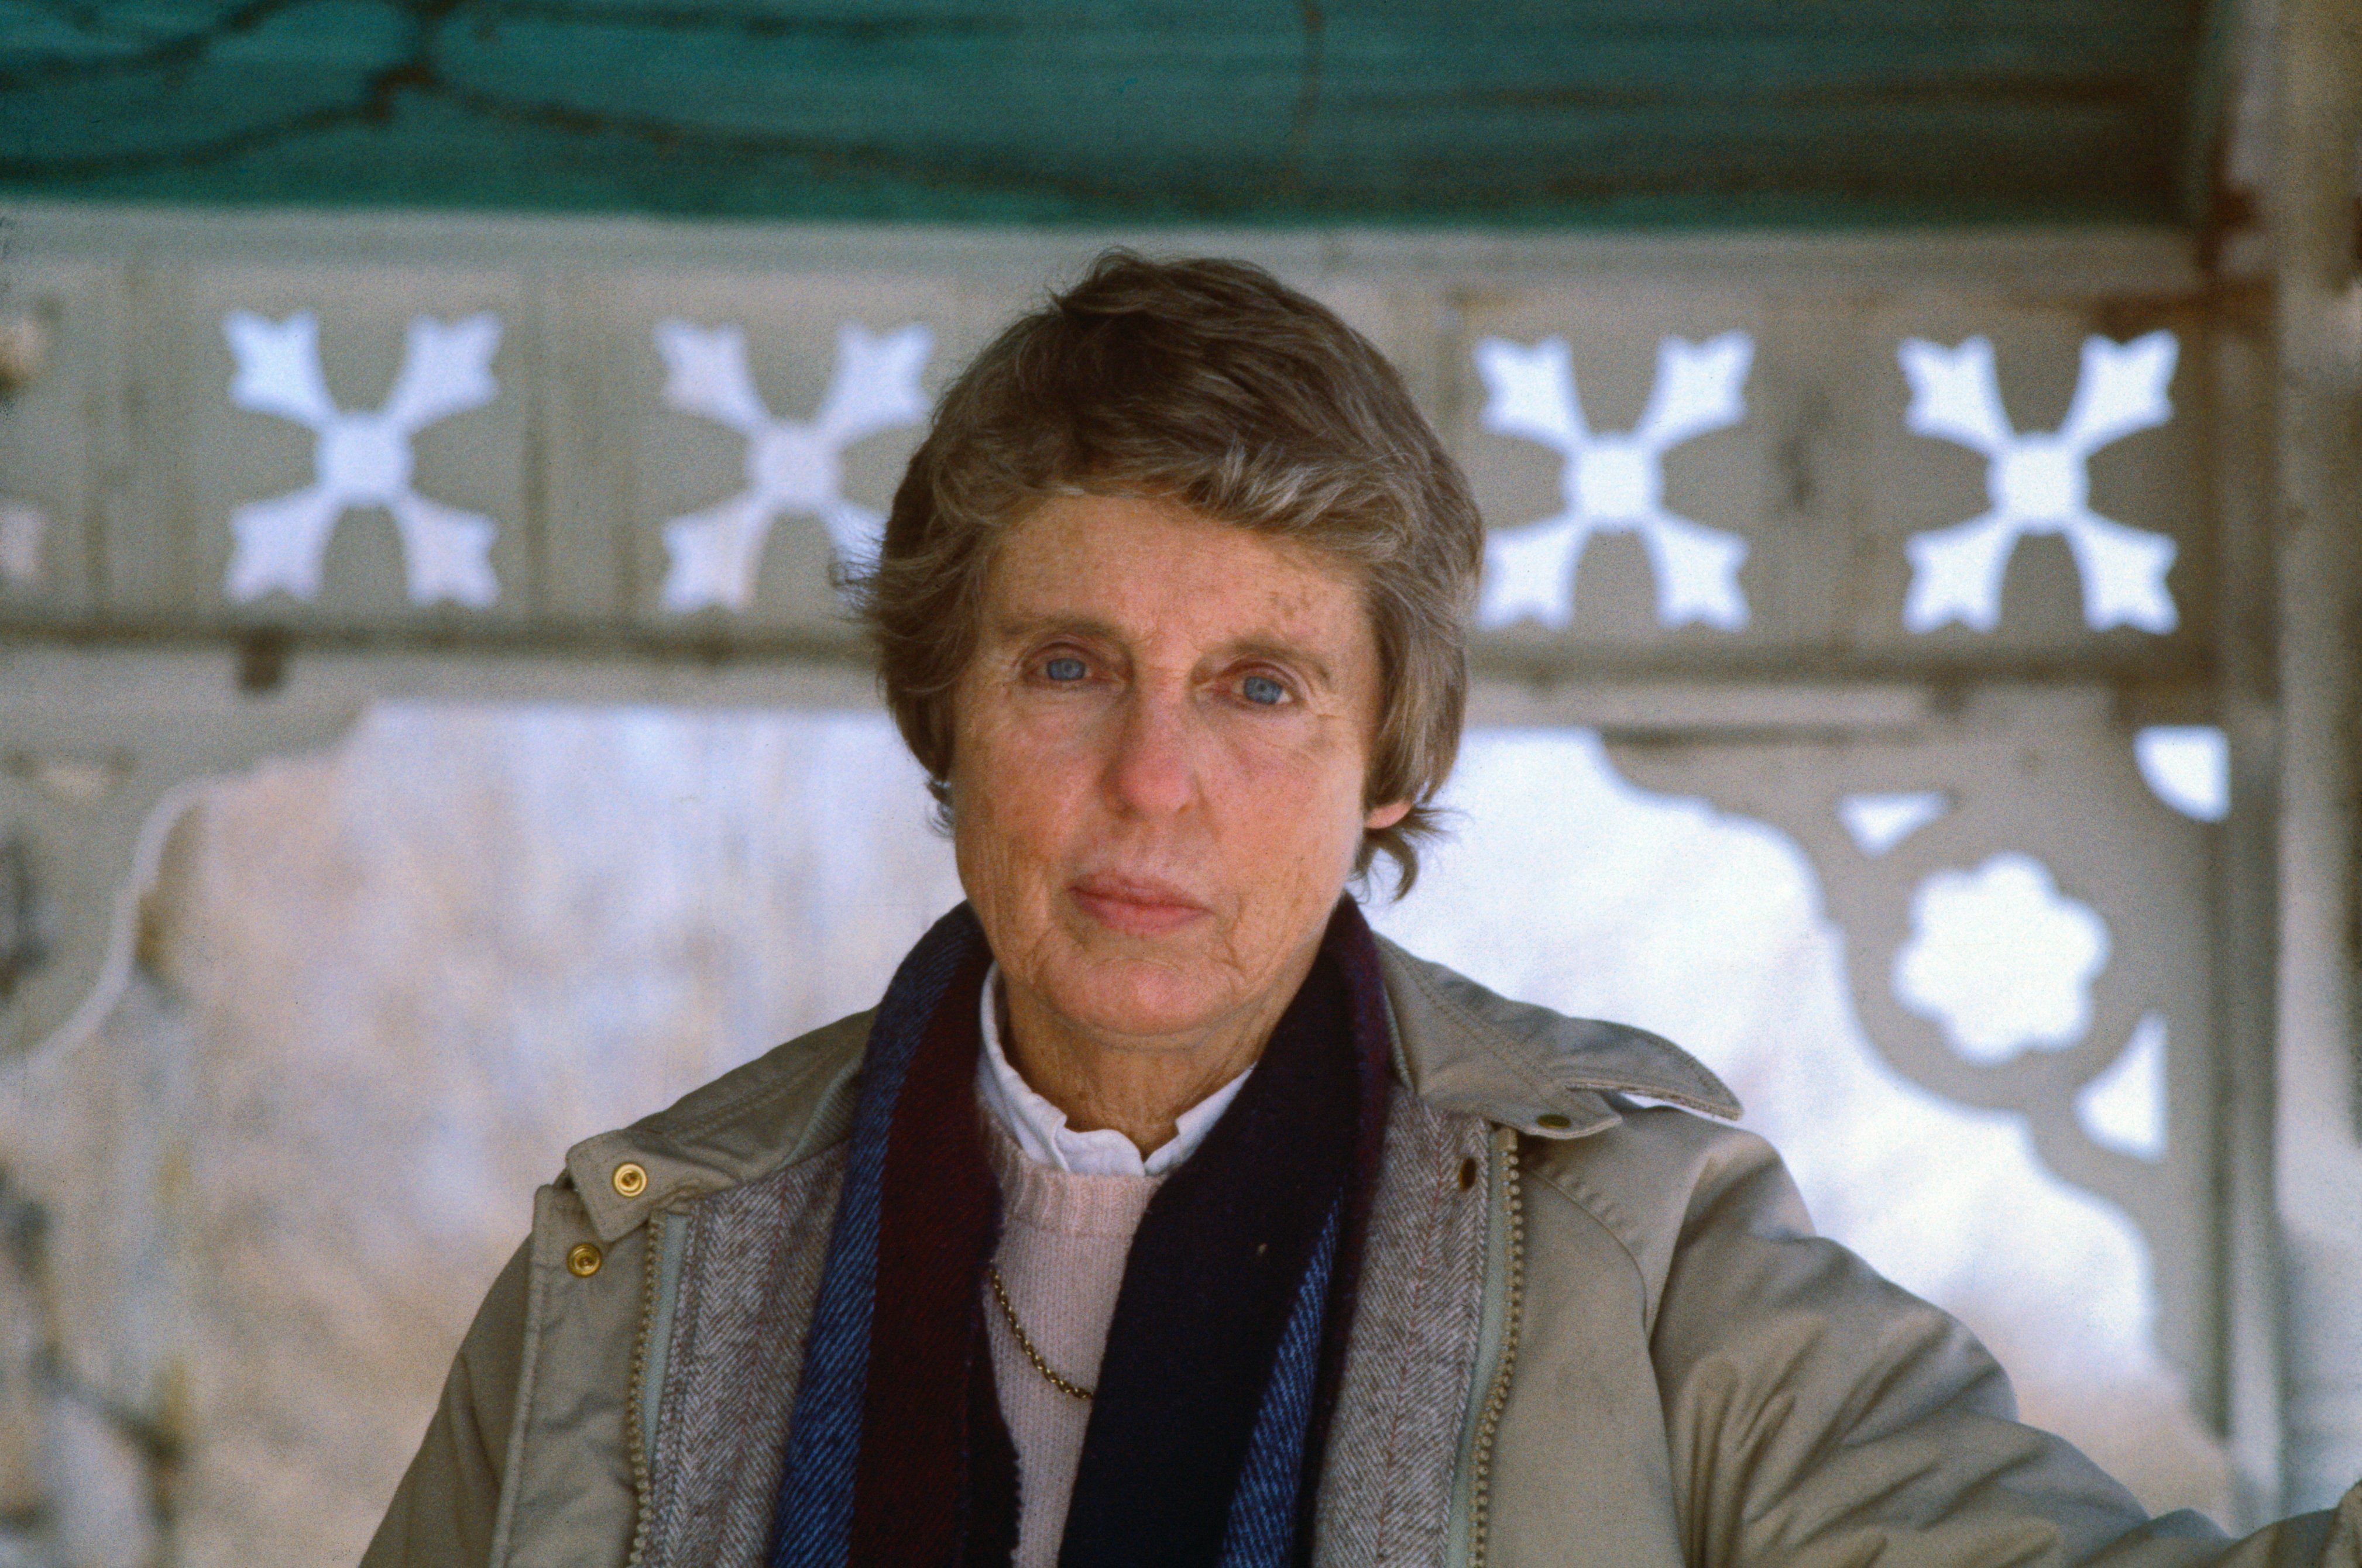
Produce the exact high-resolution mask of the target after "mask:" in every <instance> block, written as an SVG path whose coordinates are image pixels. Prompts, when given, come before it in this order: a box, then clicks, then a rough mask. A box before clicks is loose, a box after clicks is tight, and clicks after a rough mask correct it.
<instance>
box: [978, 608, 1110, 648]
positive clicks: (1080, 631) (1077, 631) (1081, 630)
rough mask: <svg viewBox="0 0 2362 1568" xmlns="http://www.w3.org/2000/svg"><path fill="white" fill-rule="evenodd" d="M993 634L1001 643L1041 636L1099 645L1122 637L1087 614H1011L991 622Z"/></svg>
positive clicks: (1106, 624) (1102, 621) (1102, 622)
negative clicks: (1082, 638) (1097, 642)
mask: <svg viewBox="0 0 2362 1568" xmlns="http://www.w3.org/2000/svg"><path fill="white" fill-rule="evenodd" d="M992 632H993V635H994V636H995V637H996V638H998V639H999V640H1000V641H1004V642H1020V641H1027V640H1029V639H1031V638H1035V637H1044V636H1060V637H1087V638H1090V639H1092V640H1093V641H1100V642H1120V641H1123V636H1122V634H1121V633H1120V632H1119V631H1117V630H1116V629H1115V628H1114V627H1112V626H1110V625H1109V624H1108V623H1107V622H1106V621H1104V620H1093V619H1092V618H1091V617H1089V616H1087V615H1055V614H1053V615H1011V616H1006V617H1003V618H1002V619H1000V620H996V621H994V622H993V626H992Z"/></svg>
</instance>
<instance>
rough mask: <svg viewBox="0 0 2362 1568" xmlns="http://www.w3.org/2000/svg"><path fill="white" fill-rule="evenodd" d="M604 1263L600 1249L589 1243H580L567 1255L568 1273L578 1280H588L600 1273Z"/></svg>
mask: <svg viewBox="0 0 2362 1568" xmlns="http://www.w3.org/2000/svg"><path fill="white" fill-rule="evenodd" d="M601 1262H602V1259H601V1257H600V1255H599V1249H598V1248H597V1247H595V1246H592V1245H590V1243H589V1242H583V1243H580V1244H579V1245H577V1246H575V1248H574V1249H573V1250H572V1251H570V1252H568V1254H567V1255H566V1267H567V1271H568V1273H570V1274H572V1275H573V1276H574V1277H576V1278H577V1279H588V1278H590V1277H591V1276H592V1275H594V1274H596V1273H598V1272H599V1265H600V1263H601Z"/></svg>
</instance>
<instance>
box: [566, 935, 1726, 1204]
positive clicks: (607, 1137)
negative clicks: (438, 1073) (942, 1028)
mask: <svg viewBox="0 0 2362 1568" xmlns="http://www.w3.org/2000/svg"><path fill="white" fill-rule="evenodd" d="M1378 970H1379V973H1380V975H1381V976H1382V977H1383V979H1384V981H1385V991H1386V1003H1387V1005H1388V1007H1389V1008H1390V1009H1391V1011H1392V1013H1393V1015H1394V1030H1395V1070H1396V1072H1397V1073H1398V1074H1399V1075H1400V1076H1401V1077H1402V1079H1403V1081H1404V1082H1406V1083H1407V1084H1408V1085H1409V1086H1410V1089H1411V1091H1412V1092H1414V1093H1416V1094H1417V1095H1418V1097H1419V1098H1420V1099H1422V1100H1424V1101H1426V1102H1428V1103H1429V1104H1430V1105H1432V1106H1434V1107H1435V1108H1436V1109H1437V1110H1439V1111H1458V1112H1463V1113H1468V1114H1471V1115H1476V1116H1482V1117H1484V1118H1485V1120H1486V1121H1489V1122H1496V1123H1499V1124H1502V1125H1504V1126H1510V1127H1515V1128H1517V1129H1518V1131H1520V1132H1523V1133H1529V1134H1531V1135H1533V1136H1535V1137H1538V1138H1579V1137H1583V1136H1584V1135H1588V1134H1592V1133H1596V1132H1599V1131H1602V1130H1603V1129H1605V1128H1608V1127H1612V1126H1614V1125H1615V1124H1617V1122H1619V1121H1621V1120H1622V1119H1623V1117H1622V1115H1621V1114H1620V1113H1619V1112H1618V1110H1617V1106H1616V1105H1615V1103H1614V1102H1611V1101H1610V1100H1609V1099H1608V1098H1607V1097H1608V1096H1609V1095H1611V1094H1635V1095H1639V1096H1641V1097H1643V1098H1646V1099H1650V1100H1662V1101H1668V1102H1672V1104H1675V1105H1680V1106H1683V1107H1685V1108H1687V1109H1689V1110H1692V1111H1702V1112H1704V1113H1706V1114H1707V1115H1710V1116H1722V1117H1736V1116H1738V1113H1739V1112H1738V1099H1737V1097H1735V1096H1734V1095H1733V1094H1732V1093H1731V1092H1730V1091H1729V1090H1727V1089H1726V1088H1724V1087H1723V1085H1722V1080H1720V1079H1717V1078H1716V1077H1715V1076H1714V1074H1713V1073H1711V1072H1708V1071H1707V1070H1706V1069H1705V1067H1703V1066H1702V1065H1700V1063H1699V1062H1698V1061H1697V1059H1696V1058H1694V1057H1692V1056H1691V1055H1690V1054H1689V1053H1688V1052H1686V1051H1684V1050H1683V1049H1682V1048H1681V1047H1678V1046H1675V1045H1673V1044H1672V1042H1670V1041H1667V1040H1662V1039H1660V1038H1658V1037H1657V1036H1654V1035H1651V1034H1650V1033H1648V1032H1647V1031H1645V1030H1641V1029H1633V1028H1628V1027H1626V1026H1625V1025H1621V1024H1602V1023H1598V1022H1596V1021H1595V1020H1592V1019H1588V1018H1569V1017H1566V1016H1564V1015H1563V1014H1557V1013H1553V1012H1551V1010H1550V1009H1549V1008H1547V1007H1536V1006H1534V1005H1532V1004H1530V1003H1523V1002H1512V1001H1510V1000H1509V999H1508V998H1507V997H1504V996H1496V995H1495V994H1494V993H1493V992H1489V991H1487V990H1485V988H1484V987H1483V986H1481V985H1479V984H1477V983H1476V982H1475V981H1473V980H1470V979H1469V978H1468V977H1467V976H1465V975H1462V974H1457V973H1454V972H1453V971H1452V970H1448V969H1446V968H1444V967H1443V966H1442V965H1441V964H1435V963H1429V962H1428V961H1427V960H1426V959H1420V958H1414V957H1412V956H1411V955H1410V954H1409V953H1407V952H1405V951H1403V949H1402V948H1398V947H1396V946H1395V944H1394V943H1392V942H1389V941H1387V940H1386V939H1385V938H1383V937H1381V938H1378ZM869 1020H870V1014H866V1013H858V1014H854V1015H853V1016H852V1017H849V1018H841V1019H839V1020H838V1021H837V1022H835V1023H833V1024H831V1025H828V1026H827V1027H826V1028H824V1029H819V1030H815V1031H814V1032H813V1033H811V1034H810V1035H806V1036H802V1037H800V1038H799V1039H795V1040H791V1041H789V1043H788V1044H786V1045H784V1046H781V1047H778V1049H777V1050H774V1051H771V1052H769V1053H768V1054H767V1055H765V1056H763V1057H760V1058H756V1060H754V1061H751V1062H749V1063H747V1064H746V1065H745V1067H742V1068H739V1069H736V1070H735V1071H734V1072H730V1073H727V1074H725V1075H723V1077H721V1078H719V1079H716V1080H714V1081H713V1082H712V1083H709V1084H707V1085H706V1086H705V1087H704V1088H702V1089H701V1090H698V1091H696V1092H694V1093H692V1094H690V1096H689V1097H688V1098H687V1099H685V1100H683V1101H681V1102H679V1104H677V1105H675V1106H673V1107H672V1108H671V1109H669V1110H667V1111H660V1112H658V1113H657V1114H655V1115H653V1116H650V1117H647V1118H646V1119H645V1120H643V1121H639V1122H635V1123H634V1124H632V1125H631V1126H628V1127H625V1128H624V1129H623V1130H621V1131H620V1132H613V1133H602V1134H600V1135H598V1136H596V1137H593V1138H586V1139H584V1140H583V1141H582V1142H580V1143H579V1144H577V1145H575V1146H574V1147H573V1148H571V1149H569V1150H568V1151H567V1156H566V1165H567V1172H568V1176H569V1177H570V1178H571V1179H572V1183H573V1186H574V1189H575V1190H576V1191H577V1192H579V1194H580V1195H581V1198H582V1201H583V1203H584V1205H585V1207H586V1208H588V1210H589V1211H590V1223H591V1227H592V1229H593V1230H595V1231H596V1232H597V1233H598V1234H599V1236H600V1239H601V1240H602V1241H606V1242H613V1240H614V1239H615V1238H616V1237H617V1236H620V1235H622V1234H624V1233H626V1232H628V1231H630V1230H631V1229H633V1228H634V1227H635V1226H636V1225H638V1224H639V1223H641V1222H643V1221H644V1220H646V1218H647V1216H648V1213H649V1212H650V1211H651V1210H654V1209H657V1208H661V1207H664V1206H666V1205H668V1204H674V1203H679V1202H683V1201H688V1200H690V1199H691V1198H695V1197H698V1196H701V1195H702V1194H704V1193H708V1192H715V1191H719V1190H723V1189H724V1188H729V1187H735V1186H737V1185H738V1184H739V1183H741V1182H744V1181H750V1180H752V1179H755V1178H756V1177H758V1176H761V1175H763V1174H764V1173H766V1172H767V1171H769V1170H773V1169H776V1168H778V1167H779V1166H780V1165H783V1164H787V1163H790V1162H792V1161H794V1160H798V1159H800V1158H802V1157H805V1156H807V1155H811V1154H817V1153H819V1152H820V1151H821V1150H822V1149H825V1148H828V1147H830V1146H833V1145H834V1144H836V1143H838V1142H841V1141H842V1140H843V1139H844V1137H845V1135H847V1134H848V1133H849V1132H851V1130H852V1127H853V1104H854V1099H855V1094H856V1093H857V1092H858V1089H859V1068H860V1060H861V1053H862V1050H863V1048H864V1047H865V1046H866V1044H867V1042H868V1038H869ZM627 1164H628V1165H634V1166H637V1167H638V1168H639V1172H638V1174H637V1175H636V1176H635V1177H634V1178H633V1179H631V1180H628V1181H625V1182H623V1183H618V1181H617V1180H616V1174H617V1172H618V1171H619V1170H620V1169H621V1168H623V1167H624V1166H625V1165H627ZM626 1188H628V1189H629V1190H628V1191H626V1190H625V1189H626Z"/></svg>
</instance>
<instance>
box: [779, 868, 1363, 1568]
mask: <svg viewBox="0 0 2362 1568" xmlns="http://www.w3.org/2000/svg"><path fill="white" fill-rule="evenodd" d="M990 962H991V954H990V952H989V950H988V948H986V945H985V941H984V934H983V931H982V928H981V927H979V926H978V925H977V920H976V916H975V915H974V914H973V913H972V912H971V911H970V910H969V909H968V907H967V906H966V905H961V906H960V907H959V908H957V909H955V910H953V911H952V912H951V913H950V914H949V915H947V916H944V918H943V919H942V920H941V921H939V922H938V923H937V924H936V925H935V927H934V928H933V930H931V931H929V932H928V933H927V935H926V936H925V937H924V938H922V939H921V941H920V943H919V945H918V947H917V948H913V949H912V950H911V954H910V956H909V957H908V958H906V959H904V960H903V962H902V966H901V968H900V970H898V971H897V972H896V974H895V976H894V981H893V983H892V984H891V985H890V986H889V988H888V990H887V992H886V996H885V1000H884V1001H883V1002H882V1003H880V1005H879V1007H878V1010H877V1020H876V1022H875V1023H874V1024H873V1025H871V1029H870V1036H869V1047H868V1054H867V1056H866V1058H865V1060H864V1062H863V1072H862V1080H861V1090H860V1095H859V1100H858V1102H857V1106H856V1109H855V1117H854V1128H853V1137H852V1143H851V1146H850V1150H849V1156H848V1158H847V1162H846V1166H845V1176H844V1192H843V1196H842V1197H841V1198H840V1199H839V1201H838V1206H837V1212H836V1221H835V1227H834V1229H833V1232H832V1234H831V1235H830V1239H829V1251H828V1259H827V1263H826V1266H825V1272H824V1273H823V1275H822V1281H821V1288H820V1296H819V1299H818V1301H817V1303H816V1304H815V1307H814V1310H813V1313H812V1320H811V1329H810V1332H809V1335H808V1337H807V1339H806V1341H805V1346H804V1362H803V1378H802V1381H801V1383H800V1385H799V1386H798V1390H797V1395H796V1406H795V1414H794V1418H793V1420H792V1421H791V1423H790V1426H789V1438H788V1464H787V1471H786V1474H785V1475H784V1477H783V1478H782V1480H781V1482H780V1488H779V1504H778V1514H777V1517H776V1519H775V1520H774V1523H773V1529H772V1542H771V1559H770V1561H771V1565H772V1568H839V1565H841V1564H846V1563H854V1564H859V1565H861V1568H955V1565H961V1568H964V1565H967V1564H976V1565H979V1568H981V1565H987V1564H989V1565H991V1568H1005V1565H1006V1564H1007V1563H1009V1561H1010V1556H1011V1554H1012V1553H1013V1552H1014V1550H1015V1546H1016V1540H1017V1515H1018V1508H1019V1498H1020V1496H1021V1477H1020V1476H1019V1475H1018V1474H1017V1462H1016V1453H1015V1449H1014V1447H1013V1445H1012V1444H1011V1442H1010V1437H1009V1433H1008V1430H1007V1428H1006V1426H1005V1425H1004V1424H1003V1422H1002V1420H1001V1417H1000V1411H999V1402H998V1399H997V1398H996V1396H995V1394H994V1391H993V1387H992V1360H991V1354H990V1351H989V1349H988V1342H987V1340H986V1337H985V1318H984V1306H983V1295H982V1278H983V1270H984V1266H985V1264H986V1262H987V1261H988V1259H989V1258H990V1257H991V1255H992V1253H993V1250H994V1248H995V1246H996V1245H997V1244H998V1242H999V1230H1000V1201H999V1190H998V1188H997V1186H996V1184H995V1182H994V1179H993V1177H992V1173H991V1169H990V1167H989V1166H988V1164H987V1162H986V1158H985V1152H984V1143H983V1138H982V1134H981V1129H980V1127H979V1124H978V1121H977V1117H978V1110H977V1102H976V1093H975V1082H976V1062H977V1053H978V1051H979V1050H980V1049H981V1048H982V1047H981V1041H980V1039H979V1038H978V1033H977V996H978V995H979V993H980V992H981V988H982V986H983V983H984V976H985V972H986V970H987V969H988V966H989V964H990ZM1390 1059H1391V1050H1390V1036H1389V1033H1388V1026H1387V1023H1386V1014H1385V996H1384V992H1383V991H1382V990H1381V987H1380V983H1379V979H1378V970H1377V952H1376V947H1375V944H1374V942H1373V940H1372V938H1371V937H1370V933H1369V927H1367V926H1366V925H1364V924H1363V920H1362V916H1361V912H1360V910H1359V909H1357V908H1356V907H1355V906H1354V905H1353V904H1352V901H1351V900H1345V901H1341V903H1340V904H1339V905H1338V908H1337V912H1336V914H1335V916H1333V917H1332V918H1331V920H1330V925H1329V928H1328V931H1327V933H1326V936H1325V938H1324V939H1323V941H1322V945H1321V948H1320V953H1319V958H1318V959H1316V961H1315V963H1314V966H1313V970H1312V973H1311V975H1310V977H1309V978H1308V979H1307V980H1306V981H1305V983H1304V985H1303V987H1302V988H1301V989H1300V990H1299V991H1298V992H1297V996H1296V998H1295V1000H1294V1001H1293V1002H1292V1003H1290V1004H1289V1006H1288V1009H1287V1011H1286V1014H1284V1015H1283V1016H1282V1018H1281V1020H1280V1022H1279V1025H1278V1026H1277V1027H1276V1028H1275V1030H1274V1032H1273V1035H1272V1038H1271V1041H1270V1043H1269V1045H1268V1046H1267V1047H1265V1049H1264V1055H1263V1058H1262V1059H1261V1062H1260V1064H1259V1066H1258V1069H1257V1070H1256V1072H1255V1073H1254V1075H1253V1077H1251V1078H1250V1079H1248V1080H1247V1082H1246V1084H1245V1086H1244V1088H1242V1090H1241V1091H1240V1094H1239V1097H1238V1099H1237V1100H1236V1101H1235V1102H1232V1104H1231V1108H1230V1109H1229V1111H1227V1112H1226V1113H1224V1114H1223V1116H1222V1119H1221V1120H1220V1122H1218V1123H1216V1124H1215V1125H1214V1127H1213V1129H1212V1131H1211V1132H1210V1133H1209V1135H1207V1138H1206V1141H1205V1143H1204V1144H1203V1145H1201V1146H1199V1148H1198V1152H1197V1153H1196V1154H1195V1155H1193V1156H1192V1157H1190V1158H1189V1160H1188V1161H1187V1163H1185V1164H1184V1165H1182V1166H1181V1167H1180V1168H1178V1169H1177V1170H1175V1172H1174V1173H1173V1174H1172V1175H1171V1176H1170V1177H1168V1178H1167V1179H1165V1182H1164V1186H1163V1187H1162V1188H1160V1189H1159V1190H1158V1191H1157V1194H1156V1196H1155V1198H1154V1199H1153V1201H1151V1202H1150V1204H1149V1207H1148V1211H1147V1212H1146V1214H1145V1215H1144V1216H1143V1217H1142V1221H1141V1225H1140V1229H1139V1231H1138V1233H1137V1234H1135V1235H1134V1237H1133V1240H1132V1245H1131V1253H1130V1255H1129V1256H1128V1258H1127V1260H1126V1264H1125V1269H1124V1277H1123V1283H1122V1286H1121V1288H1120V1291H1119V1293H1118V1295H1117V1299H1116V1307H1115V1315H1114V1318H1113V1320H1112V1321H1111V1322H1110V1323H1109V1329H1108V1343H1107V1350H1106V1354H1105V1356H1104V1357H1103V1359H1102V1361H1101V1365H1100V1371H1099V1377H1098V1389H1097V1394H1096V1397H1095V1398H1094V1399H1093V1402H1092V1408H1091V1415H1090V1420H1089V1423H1088V1426H1087V1429H1086V1431H1085V1435H1084V1441H1083V1451H1082V1455H1081V1460H1080V1464H1079V1466H1078V1468H1077V1470H1076V1477H1075V1488H1074V1494H1073V1499H1072V1502H1071V1503H1070V1505H1069V1508H1068V1511H1067V1517H1066V1528H1065V1539H1064V1541H1063V1542H1062V1544H1061V1548H1060V1553H1059V1563H1060V1565H1061V1568H1119V1565H1121V1568H1152V1565H1154V1568H1164V1565H1171V1568H1183V1565H1188V1568H1294V1565H1295V1564H1298V1563H1304V1562H1306V1561H1308V1558H1309V1552H1310V1546H1311V1533H1312V1532H1311V1505H1312V1499H1313V1493H1314V1490H1315V1488H1316V1486H1317V1485H1318V1481H1319V1471H1320V1455H1321V1445H1322V1440H1323V1437H1324V1435H1325V1432H1326V1430H1327V1427H1328V1422H1329V1416H1330V1410H1331V1409H1333V1407H1334V1405H1335V1402H1336V1398H1337V1389H1338V1386H1339V1383H1340V1381H1341V1376H1342V1371H1343V1363H1344V1351H1345V1343H1346V1339H1347V1335H1348V1333H1349V1332H1350V1330H1351V1327H1352V1315H1353V1299H1354V1287H1355V1283H1356V1280H1357V1277H1358V1274H1359V1265H1360V1259H1361V1249H1362V1238H1363V1232H1364V1231H1365V1229H1366V1226H1367V1220H1368V1214H1369V1205H1370V1199H1371V1196H1372V1194H1373V1193H1374V1190H1375V1187H1376V1175H1377V1162H1378V1157H1379V1151H1380V1148H1381V1146H1382V1144H1383V1140H1384V1136H1385V1104H1386V1093H1387V1086H1388V1069H1389V1064H1390Z"/></svg>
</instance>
